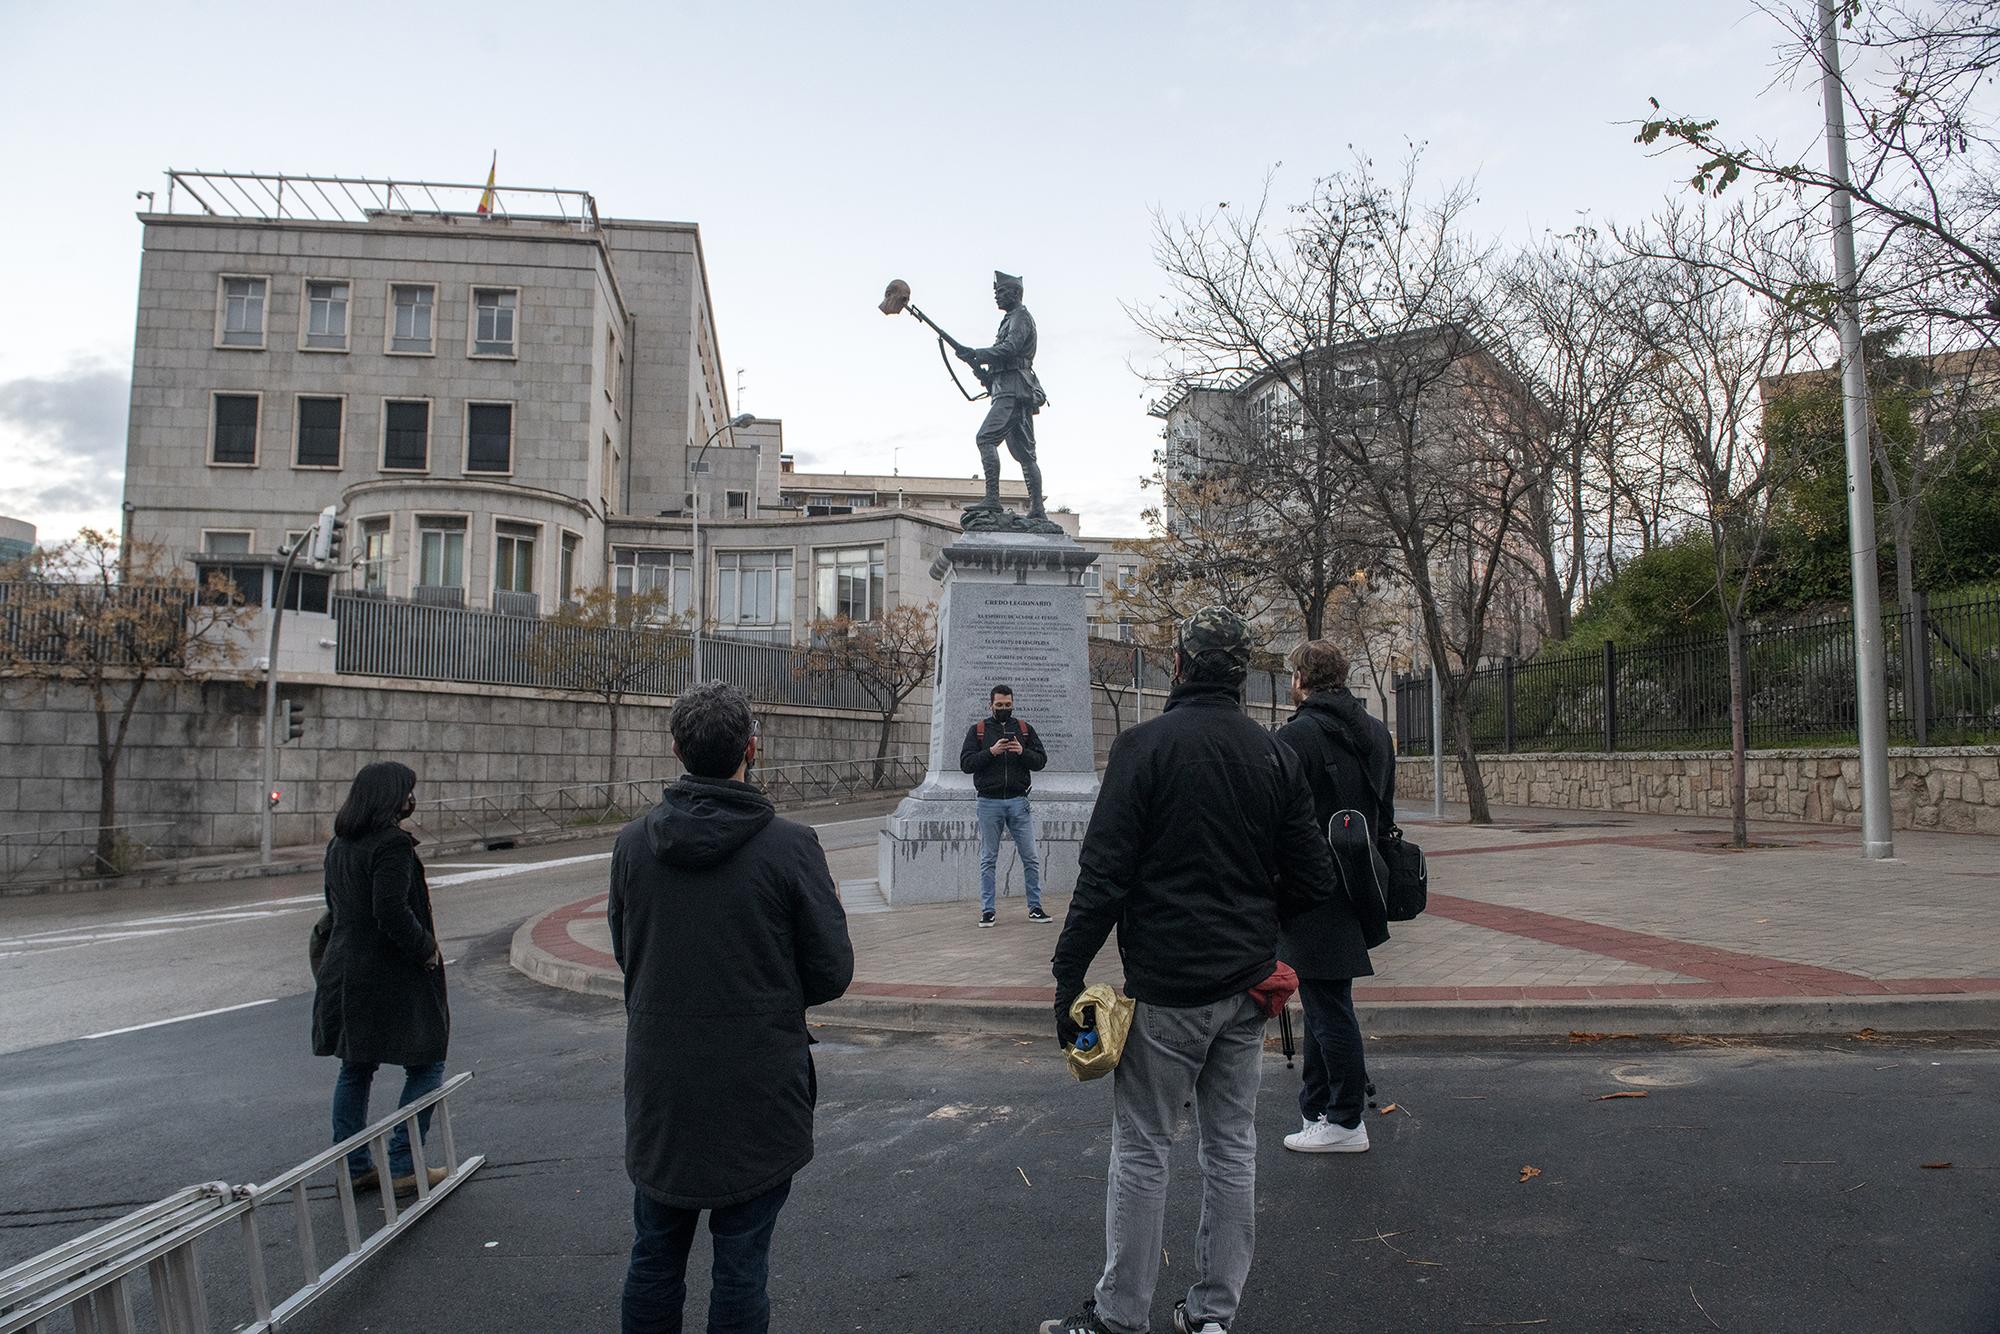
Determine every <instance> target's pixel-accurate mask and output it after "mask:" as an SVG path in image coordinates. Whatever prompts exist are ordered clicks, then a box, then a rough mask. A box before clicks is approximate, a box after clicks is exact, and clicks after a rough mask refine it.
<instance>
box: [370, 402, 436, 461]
mask: <svg viewBox="0 0 2000 1334" xmlns="http://www.w3.org/2000/svg"><path fill="white" fill-rule="evenodd" d="M430 466H431V405H430V404H429V403H426V402H424V401H423V400H422V399H389V400H387V401H386V402H384V403H383V404H382V470H383V471H384V472H424V471H427V470H428V469H429V468H430Z"/></svg>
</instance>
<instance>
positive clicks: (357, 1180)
mask: <svg viewBox="0 0 2000 1334" xmlns="http://www.w3.org/2000/svg"><path fill="white" fill-rule="evenodd" d="M348 1184H349V1185H351V1186H352V1187H353V1188H354V1189H355V1191H356V1192H357V1193H358V1192H360V1191H364V1190H378V1189H380V1188H381V1185H382V1174H381V1173H380V1172H378V1171H376V1170H375V1169H374V1168H372V1167H371V1168H369V1169H368V1170H367V1171H366V1172H363V1173H362V1174H361V1175H360V1176H358V1177H351V1178H349V1181H348Z"/></svg>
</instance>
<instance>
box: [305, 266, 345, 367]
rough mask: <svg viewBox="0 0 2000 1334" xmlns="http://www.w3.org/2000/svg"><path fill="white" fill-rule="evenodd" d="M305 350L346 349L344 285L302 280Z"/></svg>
mask: <svg viewBox="0 0 2000 1334" xmlns="http://www.w3.org/2000/svg"><path fill="white" fill-rule="evenodd" d="M304 346H305V347H306V348H307V349H308V350H309V351H316V352H345V351H347V284H346V283H340V282H314V281H310V280H308V281H307V283H306V340H305V344H304Z"/></svg>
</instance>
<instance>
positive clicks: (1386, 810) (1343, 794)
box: [1278, 689, 1396, 979]
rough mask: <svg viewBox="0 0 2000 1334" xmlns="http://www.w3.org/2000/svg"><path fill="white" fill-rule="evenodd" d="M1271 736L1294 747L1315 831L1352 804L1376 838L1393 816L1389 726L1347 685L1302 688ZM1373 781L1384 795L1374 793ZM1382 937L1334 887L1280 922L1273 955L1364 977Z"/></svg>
mask: <svg viewBox="0 0 2000 1334" xmlns="http://www.w3.org/2000/svg"><path fill="white" fill-rule="evenodd" d="M1343 727H1344V728H1345V729H1346V732H1345V735H1347V736H1351V737H1353V738H1354V739H1355V741H1356V742H1357V743H1358V744H1359V746H1360V748H1361V751H1362V756H1356V755H1355V754H1354V752H1353V749H1352V748H1351V747H1348V746H1343V745H1342V744H1340V742H1339V741H1338V740H1336V737H1338V736H1340V735H1342V733H1340V732H1339V731H1338V729H1340V728H1343ZM1278 740H1280V741H1282V742H1284V743H1285V744H1286V745H1287V746H1289V747H1291V748H1292V750H1293V751H1295V752H1296V753H1297V754H1298V757H1299V762H1300V763H1301V764H1302V765H1303V766H1304V768H1305V780H1306V784H1307V786H1309V787H1310V788H1311V789H1312V801H1313V820H1314V823H1315V824H1316V825H1317V827H1318V828H1319V830H1320V833H1321V835H1322V837H1324V835H1325V832H1326V822H1327V819H1328V817H1330V816H1331V815H1332V814H1333V813H1334V812H1335V811H1342V810H1356V811H1360V812H1361V813H1362V814H1363V815H1365V816H1367V817H1368V828H1369V832H1370V833H1372V834H1374V835H1375V836H1376V837H1377V838H1380V837H1381V836H1382V835H1383V834H1386V833H1387V832H1388V831H1389V827H1390V826H1391V825H1393V824H1394V823H1395V822H1396V808H1395V801H1394V792H1395V786H1396V752H1395V747H1394V746H1393V745H1392V744H1391V743H1390V741H1389V729H1388V728H1386V727H1384V726H1383V725H1382V724H1381V722H1380V721H1379V720H1377V719H1376V718H1374V717H1372V716H1370V715H1369V713H1368V710H1367V709H1365V708H1363V707H1362V705H1361V701H1360V700H1358V699H1356V698H1355V697H1354V696H1353V694H1352V693H1350V692H1349V691H1347V690H1345V689H1341V690H1322V691H1316V692H1315V693H1313V694H1312V695H1309V696H1308V697H1307V698H1306V702H1305V703H1304V704H1302V705H1300V706H1299V709H1298V712H1296V713H1294V714H1293V715H1292V718H1291V721H1290V722H1288V723H1286V724H1285V725H1284V726H1283V727H1281V728H1279V729H1278ZM1363 757H1365V763H1364V759H1363ZM1378 785H1379V787H1380V789H1381V791H1382V792H1383V793H1384V794H1387V795H1389V796H1390V800H1389V801H1387V802H1383V801H1379V800H1377V798H1376V795H1375V793H1376V789H1377V786H1378ZM1388 938H1389V931H1388V926H1387V924H1386V923H1385V922H1380V921H1373V920H1371V921H1370V922H1369V923H1367V924H1366V925H1364V924H1363V922H1362V919H1361V915H1360V914H1359V913H1358V912H1357V911H1356V910H1355V905H1354V903H1352V902H1351V901H1350V900H1349V899H1348V897H1347V896H1346V895H1345V894H1336V895H1334V896H1333V897H1332V898H1331V899H1330V900H1328V902H1327V903H1326V905H1325V906H1324V907H1320V908H1315V909H1314V910H1313V911H1312V912H1309V913H1307V914H1305V915H1304V916H1302V917H1297V918H1294V919H1293V920H1291V921H1289V922H1286V923H1285V929H1284V934H1283V935H1282V936H1281V937H1280V938H1279V941H1278V957H1279V958H1281V959H1283V960H1284V961H1285V962H1286V963H1288V964H1290V965H1291V966H1292V967H1293V968H1295V969H1297V970H1298V973H1299V976H1300V977H1317V978H1335V979H1338V978H1348V977H1369V976H1372V975H1373V974H1374V972H1375V970H1374V969H1373V968H1372V967H1370V966H1369V963H1368V951H1369V950H1370V949H1372V948H1373V947H1375V946H1377V945H1380V944H1381V943H1382V942H1383V941H1385V940H1387V939H1388Z"/></svg>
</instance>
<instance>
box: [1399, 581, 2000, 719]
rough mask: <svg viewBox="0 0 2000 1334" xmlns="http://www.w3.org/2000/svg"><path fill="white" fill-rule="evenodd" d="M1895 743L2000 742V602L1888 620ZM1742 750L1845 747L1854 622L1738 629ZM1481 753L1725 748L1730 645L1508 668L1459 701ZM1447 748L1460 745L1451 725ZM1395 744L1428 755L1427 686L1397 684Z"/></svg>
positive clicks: (1917, 608) (1686, 642)
mask: <svg viewBox="0 0 2000 1334" xmlns="http://www.w3.org/2000/svg"><path fill="white" fill-rule="evenodd" d="M1883 636H1884V644H1885V656H1886V659H1887V667H1888V686H1889V691H1888V694H1889V700H1888V703H1889V733H1890V736H1891V737H1892V738H1893V739H1895V740H1897V741H1900V742H1902V743H1903V744H1906V745H1917V746H1931V745H1967V744H1976V743H1979V742H1984V741H1990V740H1993V739H1994V738H1996V737H2000V598H1991V597H1984V598H1966V599H1959V600H1954V601H1948V602H1944V603H1940V604H1938V605H1935V606H1933V605H1931V603H1930V600H1929V599H1928V598H1926V597H1923V596H1921V595H1920V596H1918V597H1917V598H1916V599H1914V602H1913V605H1912V606H1911V607H1909V608H1908V609H1906V610H1901V611H1895V612H1891V613H1889V614H1887V615H1886V616H1884V617H1883ZM1743 659H1744V672H1745V681H1744V702H1745V706H1746V712H1747V718H1746V722H1747V730H1748V734H1749V741H1750V745H1751V746H1753V747H1756V748H1759V749H1768V748H1772V747H1785V746H1826V745H1851V744H1853V743H1854V740H1855V736H1856V719H1855V694H1854V621H1853V618H1852V617H1847V618H1840V619H1832V620H1824V621H1813V622H1808V623H1805V624H1801V625H1783V626H1767V627H1758V628H1746V629H1745V630H1744V631H1743ZM1466 704H1467V709H1466V711H1467V713H1468V715H1469V716H1470V722H1471V732H1472V738H1471V739H1472V748H1473V749H1474V750H1476V751H1499V752H1503V753H1504V752H1513V751H1559V750H1602V751H1607V752H1608V751H1619V750H1682V749H1715V750H1721V749H1726V748H1727V747H1728V745H1729V641H1728V639H1727V637H1725V636H1721V635H1712V636H1686V637H1682V638H1676V639H1664V640H1658V641H1655V642H1653V643H1649V644H1640V645H1634V646H1620V645H1616V644H1613V643H1611V642H1609V641H1606V642H1605V643H1604V645H1603V646H1602V647H1601V648H1600V649H1599V650H1598V651H1596V652H1586V653H1573V654H1564V655H1561V656H1557V657H1552V658H1543V659H1537V660H1535V661H1532V662H1525V663H1516V662H1514V661H1513V660H1512V659H1503V660H1502V663H1501V665H1500V666H1499V667H1497V668H1492V669H1489V670H1485V671H1481V672H1478V673H1476V674H1474V676H1473V678H1472V681H1471V683H1470V686H1469V688H1468V692H1467V700H1466ZM1445 726H1446V728H1447V732H1446V736H1445V745H1446V748H1447V749H1451V748H1455V747H1456V745H1457V740H1456V735H1455V733H1453V732H1451V731H1450V730H1449V729H1450V728H1451V726H1452V723H1451V720H1450V719H1449V718H1447V719H1446V720H1445ZM1396 730H1397V742H1398V744H1399V746H1400V747H1401V749H1402V750H1403V751H1404V752H1405V753H1408V752H1412V751H1419V752H1420V751H1426V750H1429V749H1430V747H1431V683H1430V678H1429V677H1428V676H1427V675H1419V676H1404V677H1398V678H1397V680H1396Z"/></svg>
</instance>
